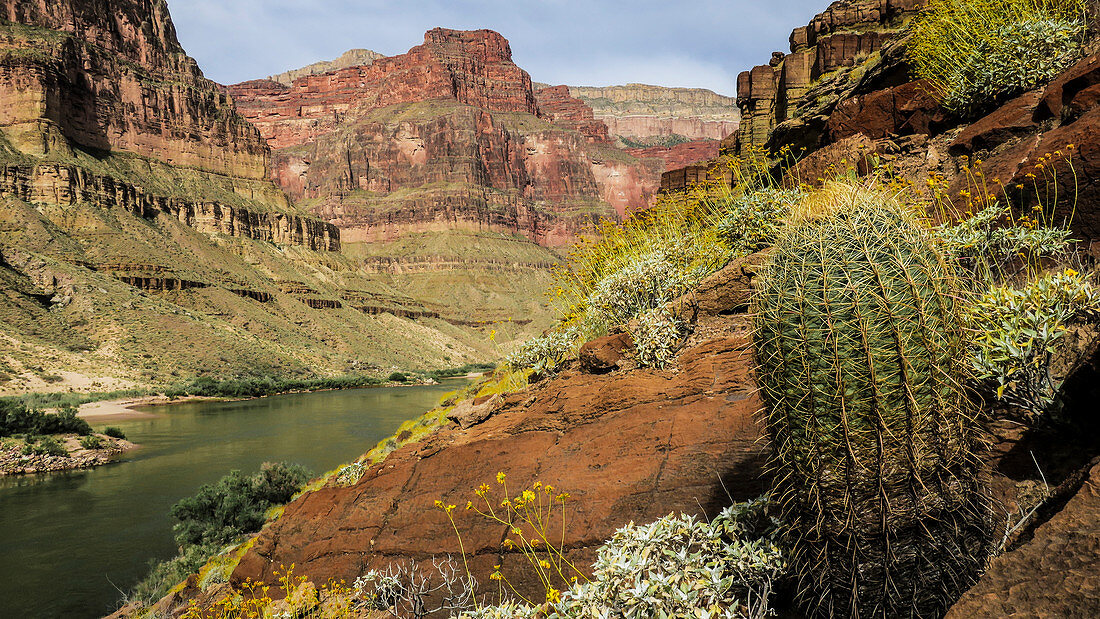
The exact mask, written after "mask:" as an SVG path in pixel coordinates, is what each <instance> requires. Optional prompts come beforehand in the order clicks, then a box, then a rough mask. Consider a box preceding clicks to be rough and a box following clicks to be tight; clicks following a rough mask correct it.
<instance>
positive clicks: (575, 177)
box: [228, 29, 664, 246]
mask: <svg viewBox="0 0 1100 619" xmlns="http://www.w3.org/2000/svg"><path fill="white" fill-rule="evenodd" d="M228 91H229V92H230V93H231V94H232V96H233V98H234V100H235V101H236V102H237V105H238V107H239V108H240V109H241V111H242V113H243V114H244V115H245V116H246V117H247V118H248V119H249V120H250V121H251V122H252V123H254V124H255V125H256V127H257V128H259V130H260V131H261V133H262V135H263V136H264V137H265V138H266V139H267V140H268V142H269V144H270V145H271V146H272V148H274V149H275V152H274V164H273V172H272V176H273V178H274V179H275V180H276V181H277V182H278V184H279V185H280V186H281V187H283V188H284V189H285V190H286V191H287V192H288V193H289V194H290V195H291V197H292V198H294V199H295V200H298V201H300V203H301V204H302V205H304V206H306V207H307V208H309V209H311V211H312V212H313V213H315V214H316V215H318V216H320V217H322V218H324V219H326V220H327V221H330V222H332V223H334V224H336V225H338V226H339V227H340V228H341V229H342V231H343V233H344V237H345V238H346V239H347V240H349V241H351V242H390V241H393V240H395V239H397V238H399V237H400V236H401V235H403V234H407V233H424V232H438V231H445V230H449V229H455V230H471V231H498V232H505V233H511V234H518V235H522V236H524V237H526V238H528V239H531V240H533V241H536V242H538V243H540V244H543V245H547V246H560V245H567V244H570V243H572V242H573V241H575V240H576V238H577V236H578V235H579V234H582V233H584V232H586V231H589V230H591V229H593V226H594V225H595V223H596V222H597V221H598V220H599V219H600V218H603V217H612V218H614V217H618V216H621V215H622V214H624V213H625V212H626V211H627V210H629V209H634V208H643V207H645V206H647V205H648V204H649V203H650V200H651V198H652V196H653V194H654V193H655V192H656V190H657V185H658V183H659V175H660V173H661V171H662V170H663V168H664V163H663V160H662V159H659V158H649V159H636V158H634V157H632V156H631V155H630V154H627V153H624V152H623V151H621V150H618V149H615V148H614V147H613V146H612V145H611V142H610V138H609V136H608V133H607V127H606V125H604V124H603V123H602V122H600V121H599V120H598V119H596V118H595V117H594V115H593V113H592V110H591V108H589V107H587V106H586V105H585V104H584V103H583V102H582V101H580V100H578V99H575V98H573V97H571V96H570V95H569V92H568V89H567V88H565V87H557V88H547V89H543V90H540V91H539V92H537V93H536V92H535V91H534V89H533V88H532V84H531V79H530V77H529V76H528V74H527V73H526V72H525V71H523V70H522V69H520V68H519V67H517V66H516V65H515V64H514V63H513V62H512V59H511V50H510V47H509V44H508V42H507V41H506V40H505V39H504V38H503V37H501V36H500V35H499V34H497V33H495V32H492V31H487V30H479V31H472V32H464V31H456V30H446V29H435V30H432V31H429V32H428V33H427V34H426V35H425V42H424V44H423V45H420V46H417V47H414V48H412V49H411V50H410V51H409V52H408V53H406V54H402V55H399V56H394V57H390V58H381V59H377V60H374V61H373V62H372V63H371V64H370V65H367V66H354V67H347V68H344V69H338V70H334V71H330V72H327V73H323V74H318V75H310V76H304V77H301V78H299V79H297V80H295V82H294V83H293V85H292V86H289V87H288V86H285V85H283V84H281V83H278V82H276V81H273V80H258V81H252V82H244V83H241V84H236V85H233V86H229V87H228Z"/></svg>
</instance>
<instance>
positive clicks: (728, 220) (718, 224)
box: [714, 187, 802, 256]
mask: <svg viewBox="0 0 1100 619" xmlns="http://www.w3.org/2000/svg"><path fill="white" fill-rule="evenodd" d="M801 199H802V192H801V191H799V190H797V189H784V188H779V187H764V188H761V189H759V190H757V191H753V192H750V193H747V194H744V195H742V196H740V197H738V198H736V199H733V200H731V201H729V203H728V204H727V205H725V206H724V207H723V208H721V209H720V210H719V211H718V213H717V218H716V220H715V223H714V226H715V228H716V230H717V232H718V238H719V239H721V240H722V241H723V242H724V243H725V245H726V247H727V248H728V249H729V251H730V252H731V253H732V254H733V255H734V256H747V255H749V254H752V253H755V252H758V251H760V250H762V249H764V248H766V247H768V246H770V245H771V244H772V243H773V242H774V241H775V235H776V233H778V232H779V230H780V228H781V227H782V226H783V222H784V220H785V219H786V218H787V217H788V216H789V215H790V212H791V207H792V206H793V205H795V204H797V203H798V202H799V201H800V200H801Z"/></svg>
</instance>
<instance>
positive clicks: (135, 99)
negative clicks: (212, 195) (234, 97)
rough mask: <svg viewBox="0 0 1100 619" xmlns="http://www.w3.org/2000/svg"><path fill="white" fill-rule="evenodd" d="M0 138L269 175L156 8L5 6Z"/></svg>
mask: <svg viewBox="0 0 1100 619" xmlns="http://www.w3.org/2000/svg"><path fill="white" fill-rule="evenodd" d="M0 18H3V19H5V20H7V21H8V23H7V24H4V25H3V26H0V53H2V56H0V100H3V101H5V102H6V105H4V106H3V108H2V110H0V131H2V133H3V134H4V136H5V137H6V138H7V140H8V142H9V143H10V144H11V145H12V146H13V147H14V148H15V149H17V150H19V151H21V152H24V153H28V154H35V155H44V154H47V153H50V152H52V151H54V150H58V151H59V153H60V154H62V155H64V154H65V153H66V151H67V146H66V144H65V141H69V142H71V143H72V144H74V145H77V146H80V147H84V148H89V149H97V150H125V151H129V152H133V153H136V154H138V155H142V156H146V157H151V158H155V159H158V160H162V161H165V162H168V163H171V164H173V165H179V166H185V167H188V168H194V169H196V170H201V171H205V172H212V173H216V174H222V175H229V176H234V177H238V178H245V179H253V180H256V179H263V178H265V177H266V175H267V150H266V148H265V147H264V143H263V141H262V140H261V139H260V137H259V135H258V134H257V132H256V130H255V129H253V128H252V127H251V126H250V125H249V124H248V123H247V122H245V121H244V120H243V119H242V118H241V117H240V116H239V115H237V114H235V113H233V111H232V107H231V105H230V103H229V99H228V97H227V96H226V95H225V94H224V93H223V92H222V91H221V90H220V89H219V88H218V87H217V85H215V84H214V83H213V82H211V81H209V80H207V79H206V78H204V77H203V75H202V72H201V71H200V70H199V68H198V66H197V64H196V63H195V61H194V60H192V59H191V58H189V57H188V56H187V55H186V54H185V53H184V52H183V50H182V48H181V47H180V45H179V42H178V41H177V40H176V33H175V29H174V28H173V26H172V24H171V21H170V20H169V18H168V9H167V4H166V3H165V1H164V0H125V1H122V2H107V1H106V0H34V1H32V0H4V1H3V2H2V3H0Z"/></svg>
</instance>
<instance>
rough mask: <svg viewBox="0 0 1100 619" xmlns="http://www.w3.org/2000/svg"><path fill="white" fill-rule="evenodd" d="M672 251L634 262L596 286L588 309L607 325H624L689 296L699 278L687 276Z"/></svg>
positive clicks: (642, 256)
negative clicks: (672, 301)
mask: <svg viewBox="0 0 1100 619" xmlns="http://www.w3.org/2000/svg"><path fill="white" fill-rule="evenodd" d="M680 262H681V261H679V260H677V259H676V256H675V254H674V253H673V252H671V251H666V250H656V251H652V252H650V253H648V254H644V255H641V256H639V257H638V258H636V259H634V260H633V261H632V262H631V263H629V264H627V265H626V266H624V267H623V268H621V269H619V270H618V271H615V272H614V273H612V274H610V275H608V276H607V277H605V278H603V279H601V280H600V282H599V283H598V284H596V287H595V289H594V290H593V291H592V295H591V296H590V297H589V307H590V308H591V311H592V312H593V313H595V315H596V316H598V317H599V318H600V319H601V320H602V321H603V322H605V323H606V324H608V325H617V324H623V323H625V322H626V321H628V320H631V319H633V318H636V317H638V316H639V315H640V314H642V313H643V312H645V311H648V310H651V309H653V308H655V307H659V306H661V305H664V304H665V303H667V302H669V301H671V300H672V299H675V298H676V297H677V296H679V295H681V294H683V293H684V292H686V291H687V290H688V289H689V288H690V287H691V286H692V285H693V284H695V283H698V282H697V281H694V280H696V279H697V278H698V277H697V275H696V277H692V274H691V273H685V272H684V270H683V267H682V266H681V264H680Z"/></svg>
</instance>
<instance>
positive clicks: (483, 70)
mask: <svg viewBox="0 0 1100 619" xmlns="http://www.w3.org/2000/svg"><path fill="white" fill-rule="evenodd" d="M229 92H230V93H231V94H232V95H233V97H234V99H235V100H236V103H237V107H238V109H239V110H240V111H241V113H242V114H243V115H244V116H245V118H247V119H248V120H249V121H251V122H252V124H254V125H255V126H256V127H257V128H259V129H260V132H261V133H262V134H263V137H264V138H265V139H266V140H267V141H268V143H269V144H270V145H271V147H272V148H275V149H280V148H287V147H290V146H295V145H298V144H302V143H304V142H307V141H309V140H312V139H313V138H316V137H317V136H319V135H322V134H324V133H328V132H330V131H332V130H334V129H336V128H337V127H339V126H340V125H341V123H342V121H343V119H344V117H345V116H346V115H348V114H349V113H352V114H362V113H365V112H369V111H370V110H373V109H377V108H383V107H387V106H391V105H397V104H401V103H416V102H419V101H427V100H431V99H449V100H453V101H457V102H459V103H461V104H463V105H469V106H472V107H477V108H481V109H486V110H490V111H494V112H523V113H527V114H532V115H537V114H538V105H537V103H536V102H535V95H534V92H533V91H532V88H531V77H530V76H529V75H528V74H527V72H526V71H524V70H522V69H520V68H519V67H517V66H516V65H515V64H514V63H513V62H512V50H511V48H510V46H509V45H508V41H506V40H505V39H504V37H502V36H500V35H499V34H497V33H495V32H492V31H490V30H477V31H472V32H465V31H458V30H446V29H443V28H437V29H435V30H430V31H428V33H427V34H425V35H424V44H423V45H419V46H417V47H414V48H412V49H411V50H409V51H408V53H406V54H402V55H400V56H393V57H389V58H379V59H376V60H375V61H374V62H372V63H371V64H369V65H366V66H362V65H360V66H352V67H348V68H344V69H338V70H336V71H331V72H328V73H323V74H320V75H309V76H305V77H302V78H300V79H298V80H297V81H295V82H294V84H293V85H292V86H286V87H284V86H283V85H282V84H279V83H278V82H272V81H271V80H266V81H261V82H245V83H243V84H237V85H234V86H230V87H229ZM353 108H354V109H353Z"/></svg>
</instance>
